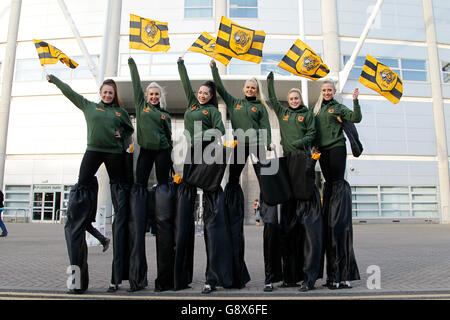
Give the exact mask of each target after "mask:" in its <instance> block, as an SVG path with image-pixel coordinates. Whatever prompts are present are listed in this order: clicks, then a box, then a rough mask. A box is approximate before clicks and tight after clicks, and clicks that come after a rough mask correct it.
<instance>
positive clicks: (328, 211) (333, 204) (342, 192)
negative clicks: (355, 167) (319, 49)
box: [313, 80, 362, 289]
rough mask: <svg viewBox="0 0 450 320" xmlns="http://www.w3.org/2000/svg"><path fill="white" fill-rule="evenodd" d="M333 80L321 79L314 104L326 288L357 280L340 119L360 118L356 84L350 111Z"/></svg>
mask: <svg viewBox="0 0 450 320" xmlns="http://www.w3.org/2000/svg"><path fill="white" fill-rule="evenodd" d="M335 93H336V88H335V85H334V82H332V81H329V80H325V81H324V82H323V83H322V87H321V94H320V96H319V99H318V100H317V103H316V105H315V106H314V110H313V111H314V116H315V119H316V129H317V136H316V139H315V141H314V147H313V150H315V151H319V152H320V153H321V156H320V159H319V162H320V168H321V170H322V174H323V176H324V178H325V183H324V188H323V223H324V249H325V256H326V265H327V268H326V269H327V283H326V285H327V286H328V288H330V289H342V288H351V285H350V281H351V280H359V279H360V276H359V271H358V266H357V264H356V259H355V254H354V251H353V227H352V194H351V189H350V185H349V184H348V182H347V181H346V180H344V175H345V166H346V161H347V149H346V145H345V137H344V133H343V128H342V121H349V122H353V123H358V122H360V121H361V119H362V115H361V108H360V106H359V102H358V94H359V91H358V88H356V89H355V90H354V92H353V111H352V110H350V109H349V108H347V107H346V106H344V105H342V104H340V103H339V102H337V101H336V100H335V99H334V95H335Z"/></svg>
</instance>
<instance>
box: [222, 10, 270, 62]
mask: <svg viewBox="0 0 450 320" xmlns="http://www.w3.org/2000/svg"><path fill="white" fill-rule="evenodd" d="M265 39H266V33H265V32H264V31H255V30H252V29H248V28H246V27H243V26H240V25H238V24H236V23H234V22H233V21H231V20H230V19H227V18H225V17H222V19H221V20H220V26H219V32H218V34H217V41H216V52H218V53H222V54H226V55H227V56H230V57H233V58H237V59H241V60H245V61H251V62H255V63H260V62H261V59H262V49H263V45H264V40H265Z"/></svg>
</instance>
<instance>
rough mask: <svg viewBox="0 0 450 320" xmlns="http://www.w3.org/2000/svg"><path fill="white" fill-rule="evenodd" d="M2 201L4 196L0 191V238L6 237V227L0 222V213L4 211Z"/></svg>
mask: <svg viewBox="0 0 450 320" xmlns="http://www.w3.org/2000/svg"><path fill="white" fill-rule="evenodd" d="M3 201H4V195H3V192H2V190H0V229H2V233H1V234H0V237H6V236H7V235H8V230H7V229H6V226H5V224H4V223H3V220H2V213H3V210H4V204H3Z"/></svg>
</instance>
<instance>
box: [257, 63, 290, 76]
mask: <svg viewBox="0 0 450 320" xmlns="http://www.w3.org/2000/svg"><path fill="white" fill-rule="evenodd" d="M270 71H272V72H273V73H275V74H279V75H282V76H289V75H292V73H290V72H289V71H286V70H284V69H281V68H279V67H277V65H276V64H262V65H261V74H263V75H266V74H268V73H269V72H270Z"/></svg>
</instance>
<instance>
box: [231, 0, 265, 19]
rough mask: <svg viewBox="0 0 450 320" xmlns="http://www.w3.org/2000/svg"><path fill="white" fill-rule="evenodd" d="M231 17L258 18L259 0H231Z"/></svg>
mask: <svg viewBox="0 0 450 320" xmlns="http://www.w3.org/2000/svg"><path fill="white" fill-rule="evenodd" d="M229 8H230V9H229V17H230V18H258V0H229Z"/></svg>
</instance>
